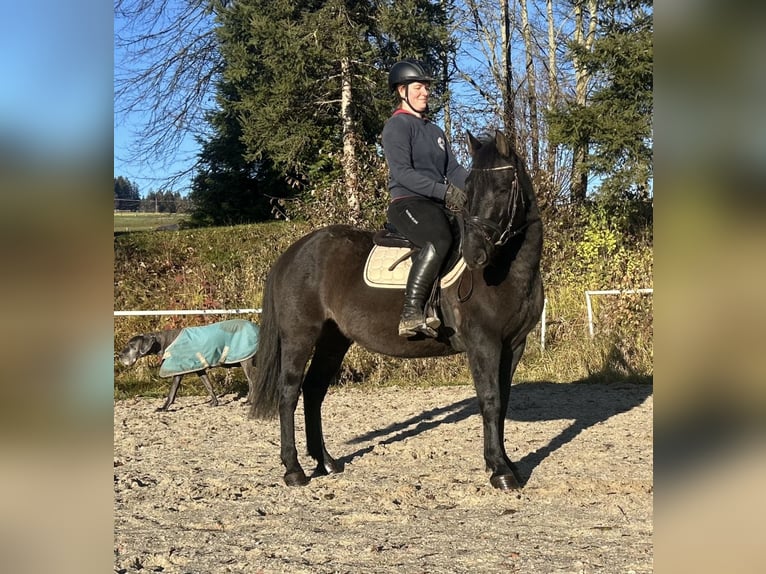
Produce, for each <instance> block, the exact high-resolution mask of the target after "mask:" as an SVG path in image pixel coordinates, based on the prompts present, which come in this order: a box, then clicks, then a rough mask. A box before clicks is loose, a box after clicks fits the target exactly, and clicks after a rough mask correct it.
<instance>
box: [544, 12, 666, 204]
mask: <svg viewBox="0 0 766 574" xmlns="http://www.w3.org/2000/svg"><path fill="white" fill-rule="evenodd" d="M652 29H653V17H652V11H651V2H650V1H647V0H626V1H623V0H610V1H608V2H606V3H605V5H604V7H603V12H602V18H601V21H600V34H599V36H598V38H597V39H596V40H595V42H594V43H593V46H592V49H591V50H583V49H582V48H581V47H578V46H574V47H573V49H574V50H575V51H576V52H577V58H578V59H579V62H581V64H582V66H584V68H585V69H586V70H587V72H588V73H589V74H590V75H591V77H592V78H593V81H594V89H593V91H592V93H591V95H590V98H589V101H588V102H569V103H568V104H566V105H565V106H563V107H561V108H559V109H558V110H556V111H553V112H552V113H550V114H548V120H549V122H550V126H551V131H550V139H551V142H552V143H554V144H564V145H566V146H568V147H570V148H572V149H576V148H577V146H581V145H584V146H586V147H587V149H588V155H587V157H586V158H585V166H586V168H587V169H588V170H589V172H590V173H591V174H595V175H598V176H600V177H601V178H602V183H601V188H600V193H602V194H603V195H606V196H611V197H636V196H644V195H645V194H646V193H647V192H648V187H649V180H650V179H651V176H652V107H653V94H652V88H653V72H652V69H653V64H652V62H653V49H652Z"/></svg>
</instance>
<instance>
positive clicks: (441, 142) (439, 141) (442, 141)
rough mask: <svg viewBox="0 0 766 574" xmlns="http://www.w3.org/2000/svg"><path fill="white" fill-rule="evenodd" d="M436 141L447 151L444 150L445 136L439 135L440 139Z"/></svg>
mask: <svg viewBox="0 0 766 574" xmlns="http://www.w3.org/2000/svg"><path fill="white" fill-rule="evenodd" d="M436 143H438V144H439V147H440V148H442V151H445V150H444V138H443V137H441V136H439V139H437V140H436Z"/></svg>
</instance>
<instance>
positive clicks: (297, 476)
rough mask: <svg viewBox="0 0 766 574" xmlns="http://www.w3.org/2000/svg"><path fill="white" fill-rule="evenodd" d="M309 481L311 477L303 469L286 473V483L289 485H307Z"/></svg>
mask: <svg viewBox="0 0 766 574" xmlns="http://www.w3.org/2000/svg"><path fill="white" fill-rule="evenodd" d="M308 483H309V478H308V477H307V476H306V473H305V472H303V471H302V470H298V471H296V472H289V473H287V474H285V484H286V485H287V486H306V485H307V484H308Z"/></svg>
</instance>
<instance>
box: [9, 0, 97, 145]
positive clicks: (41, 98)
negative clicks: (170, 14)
mask: <svg viewBox="0 0 766 574" xmlns="http://www.w3.org/2000/svg"><path fill="white" fill-rule="evenodd" d="M111 10H112V6H111V4H109V5H106V4H104V5H102V3H100V2H96V3H94V2H90V1H86V0H74V1H73V2H59V1H57V0H44V1H43V2H33V3H23V2H18V3H11V4H9V3H4V5H3V17H2V19H0V76H1V77H2V78H3V85H2V88H0V135H2V137H3V139H5V140H6V141H8V142H10V143H12V144H13V145H14V147H16V148H17V149H19V150H22V151H23V150H34V152H35V153H37V154H41V155H45V156H49V155H53V156H55V157H62V158H63V157H69V156H79V155H82V154H86V155H89V154H92V152H93V151H94V148H95V149H98V151H99V152H101V151H102V150H103V144H104V137H105V135H106V136H107V137H108V132H106V134H105V131H104V129H105V127H106V126H107V125H108V124H107V123H106V122H107V121H108V118H109V115H110V114H111V111H112V98H111V89H112V86H111V82H110V72H111V68H112V54H111V52H110V51H109V46H110V45H111V42H110V38H109V36H110V35H111V32H112V31H111V29H110V28H107V27H106V26H105V24H106V23H108V22H109V21H110V20H111V18H110V16H109V15H110V12H111ZM41 15H42V17H41ZM102 46H103V50H102V49H101V47H102Z"/></svg>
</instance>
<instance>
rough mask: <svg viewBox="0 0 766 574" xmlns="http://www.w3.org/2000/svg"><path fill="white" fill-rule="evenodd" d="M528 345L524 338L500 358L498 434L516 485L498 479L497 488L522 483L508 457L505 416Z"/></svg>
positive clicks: (504, 351) (506, 350)
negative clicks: (512, 386) (515, 378)
mask: <svg viewBox="0 0 766 574" xmlns="http://www.w3.org/2000/svg"><path fill="white" fill-rule="evenodd" d="M525 346H526V339H524V340H523V341H522V342H521V343H520V344H519V345H517V346H516V348H514V349H508V348H504V349H503V353H502V357H501V360H500V381H499V382H500V387H499V391H500V413H501V416H500V417H499V418H498V420H497V425H498V426H497V433H498V436H500V439H501V445H503V454H504V455H505V461H506V463H507V464H508V467H509V468H510V469H511V472H512V473H513V477H514V480H513V481H512V483H515V485H516V486H513V484H511V485H510V486H505V485H504V483H505V479H497V480H495V481H494V482H493V483H492V484H493V486H495V487H497V488H502V489H506V488H518V486H519V485H520V484H521V482H522V481H521V479H520V477H519V474H518V472H517V470H516V466H515V465H514V464H513V462H512V461H511V460H510V459H509V458H508V456H507V454H506V453H505V446H504V445H505V417H506V415H507V413H508V404H509V399H510V395H511V383H512V381H513V374H514V373H515V372H516V367H517V366H518V364H519V360H520V359H521V355H522V354H523V353H524V347H525ZM495 482H498V484H495Z"/></svg>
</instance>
